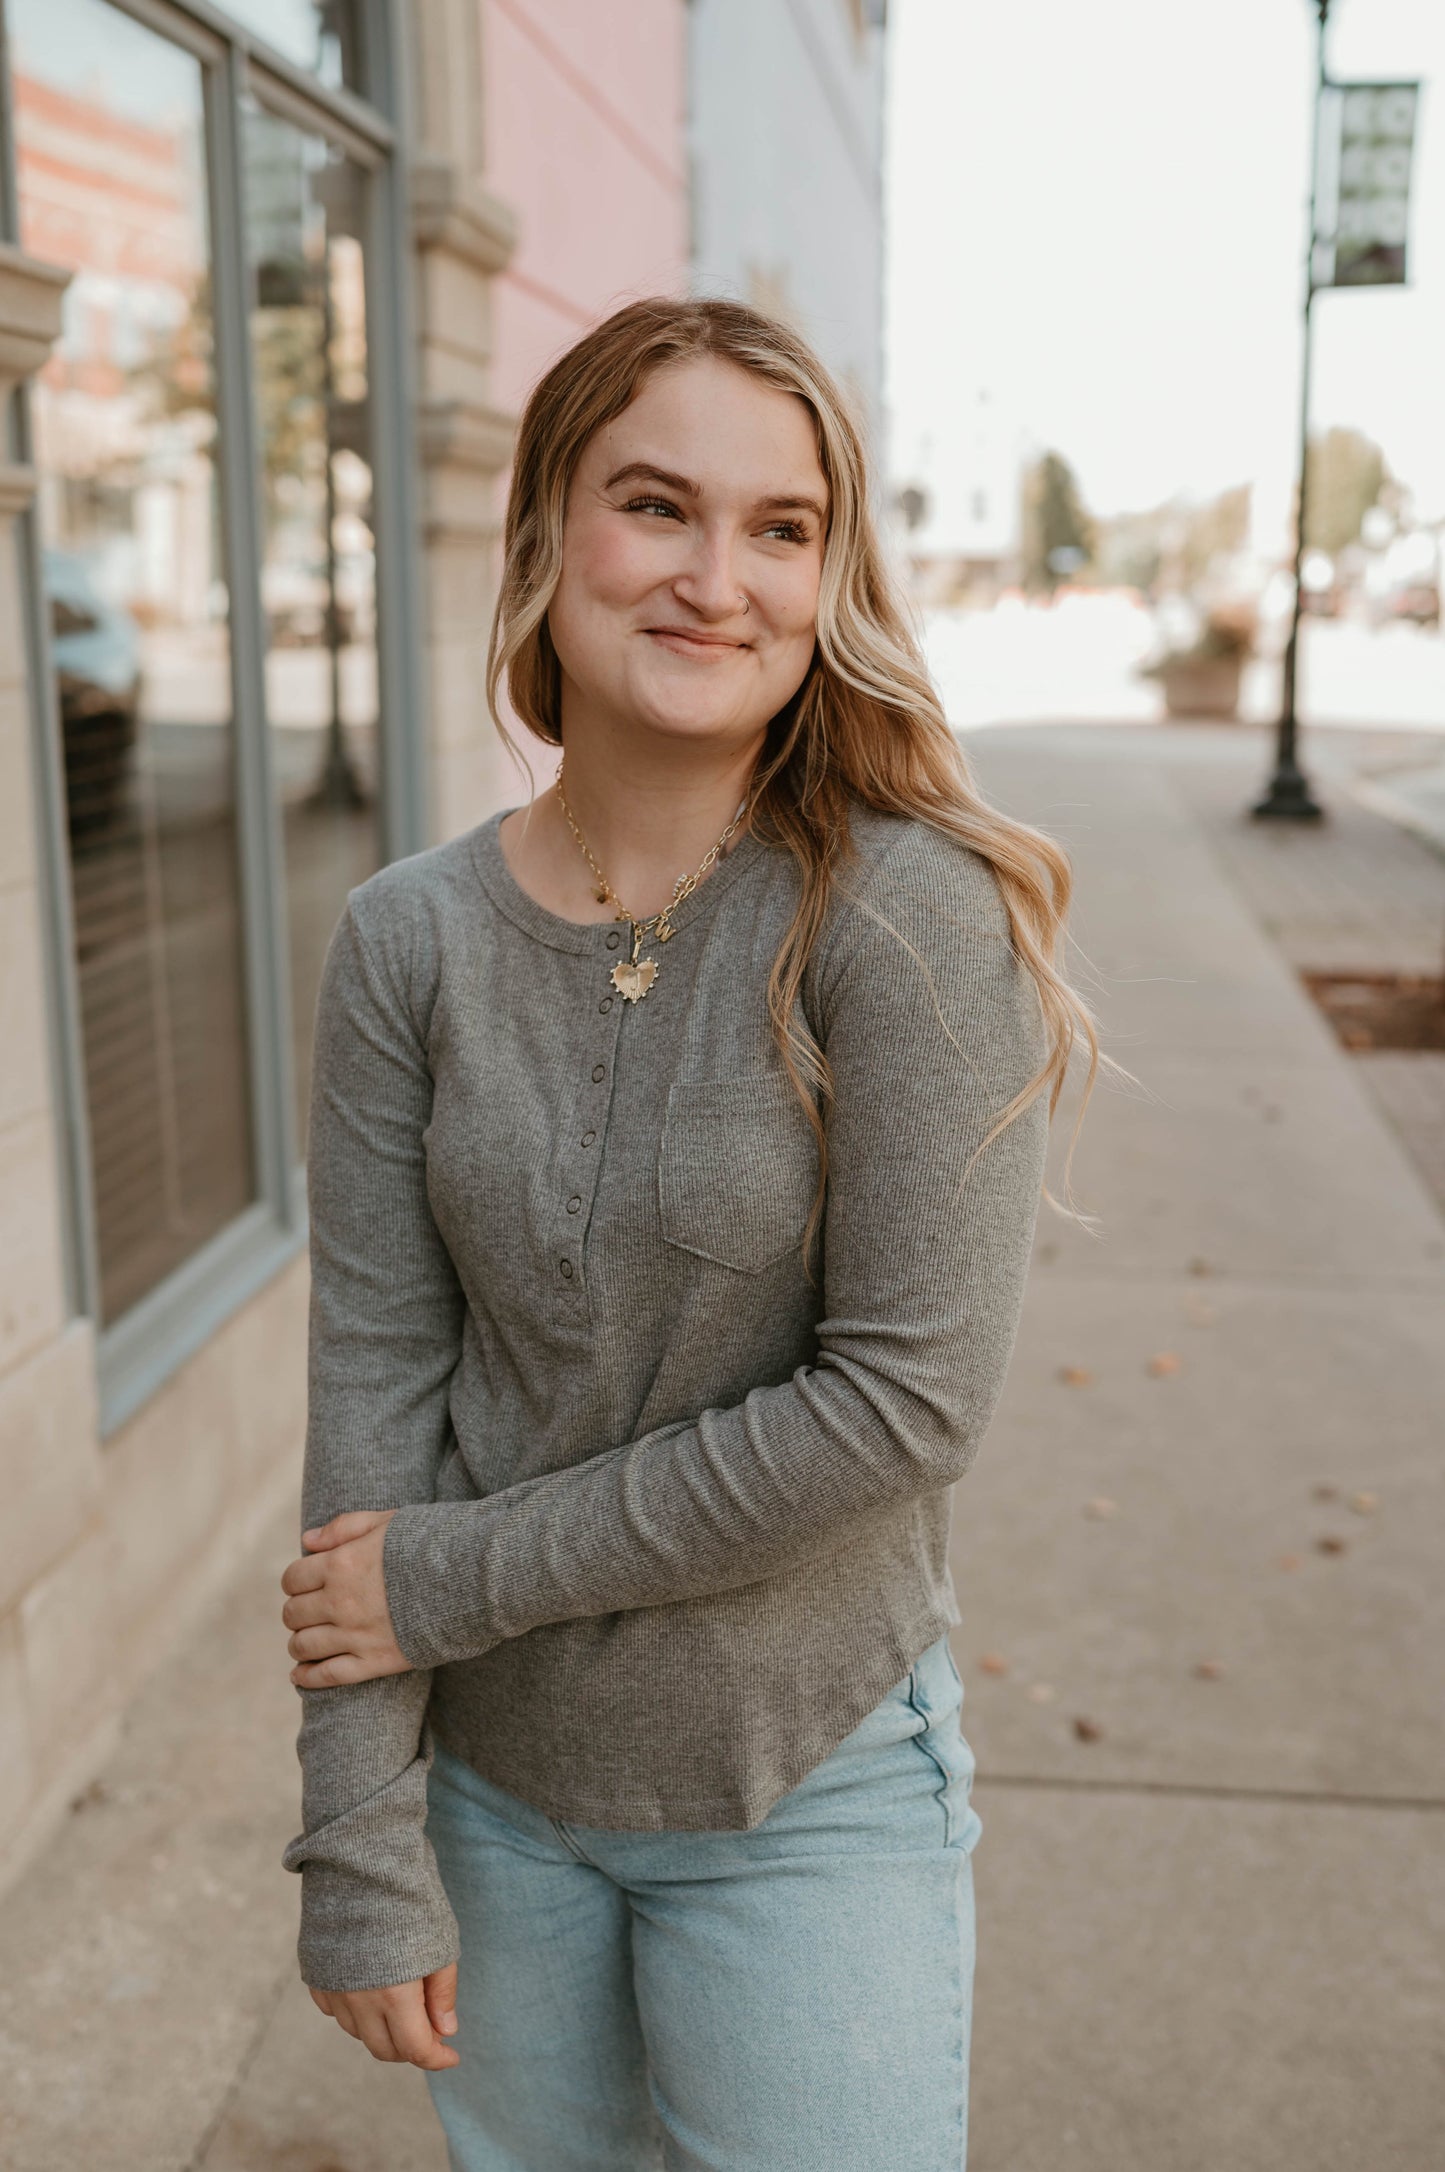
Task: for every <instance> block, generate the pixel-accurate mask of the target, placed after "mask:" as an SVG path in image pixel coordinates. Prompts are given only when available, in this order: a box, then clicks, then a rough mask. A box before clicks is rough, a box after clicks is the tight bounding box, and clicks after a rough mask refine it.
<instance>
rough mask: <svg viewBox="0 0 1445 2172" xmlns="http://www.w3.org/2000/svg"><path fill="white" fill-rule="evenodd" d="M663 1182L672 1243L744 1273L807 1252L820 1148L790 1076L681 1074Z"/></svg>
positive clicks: (671, 1103)
mask: <svg viewBox="0 0 1445 2172" xmlns="http://www.w3.org/2000/svg"><path fill="white" fill-rule="evenodd" d="M657 1183H658V1207H659V1211H660V1214H661V1219H662V1234H663V1236H664V1237H665V1238H666V1240H667V1242H668V1243H669V1244H675V1245H678V1246H680V1247H681V1249H682V1250H683V1251H685V1252H696V1253H698V1254H699V1255H700V1256H701V1257H702V1258H703V1259H710V1260H716V1261H717V1262H718V1263H719V1264H720V1265H721V1266H724V1267H733V1268H736V1269H737V1270H738V1271H739V1272H740V1273H742V1274H760V1273H761V1272H762V1270H763V1269H764V1268H765V1267H770V1266H771V1265H772V1264H773V1262H774V1261H775V1260H779V1259H781V1258H782V1257H783V1255H784V1254H785V1253H787V1252H799V1254H800V1257H801V1246H802V1242H803V1232H804V1230H805V1229H806V1227H807V1223H808V1216H809V1214H810V1213H811V1211H812V1206H813V1195H814V1192H815V1190H816V1188H817V1183H818V1146H817V1141H816V1139H815V1138H814V1136H813V1130H812V1126H811V1125H810V1124H809V1122H808V1119H807V1117H806V1116H805V1115H804V1113H803V1108H802V1104H801V1103H800V1101H799V1100H798V1097H797V1094H796V1093H795V1092H794V1090H793V1088H792V1086H791V1085H790V1084H789V1082H788V1080H787V1079H786V1078H778V1077H776V1076H774V1075H772V1074H770V1073H760V1074H758V1075H756V1076H753V1075H748V1074H745V1075H743V1076H742V1077H739V1078H730V1079H682V1080H679V1081H678V1082H677V1083H676V1084H675V1085H674V1086H673V1087H672V1089H671V1091H670V1093H669V1094H668V1097H667V1117H666V1120H665V1122H664V1125H663V1133H662V1148H661V1153H660V1155H659V1158H658V1170H657Z"/></svg>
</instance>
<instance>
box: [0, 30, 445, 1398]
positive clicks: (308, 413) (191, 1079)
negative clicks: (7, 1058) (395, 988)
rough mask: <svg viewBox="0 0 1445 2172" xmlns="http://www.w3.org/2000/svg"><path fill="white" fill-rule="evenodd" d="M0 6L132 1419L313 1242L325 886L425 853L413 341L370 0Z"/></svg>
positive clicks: (97, 1207) (109, 1344)
mask: <svg viewBox="0 0 1445 2172" xmlns="http://www.w3.org/2000/svg"><path fill="white" fill-rule="evenodd" d="M0 15H3V24H4V30H5V36H4V38H3V39H0V64H4V65H6V66H7V69H8V75H9V81H8V84H7V85H6V86H5V88H6V90H7V92H8V99H9V103H10V107H11V110H12V111H13V114H14V124H15V125H14V128H13V131H11V132H10V137H9V141H8V142H7V143H4V144H0V161H3V160H6V159H9V160H10V161H12V163H13V170H12V172H11V174H9V175H4V176H0V178H4V179H5V180H7V181H10V180H13V190H10V189H0V201H5V200H10V201H13V202H14V204H15V206H16V211H17V227H16V231H15V233H14V239H16V240H17V241H18V242H19V243H20V245H21V247H22V248H23V249H24V250H26V251H27V252H28V253H29V254H30V255H32V256H34V257H36V258H39V259H40V260H42V261H44V262H48V263H51V264H58V265H61V266H63V267H65V268H66V269H67V270H68V271H69V272H70V274H71V278H70V284H69V286H68V288H67V290H66V295H65V301H64V322H63V330H62V335H61V337H60V339H59V341H58V343H57V345H56V348H55V350H54V352H53V353H52V355H51V357H50V359H49V360H48V361H47V363H46V365H45V367H44V368H43V369H42V371H41V372H40V373H39V375H38V377H36V378H35V379H34V380H33V382H32V383H31V385H30V387H29V388H28V390H27V392H26V393H25V394H24V395H23V396H22V397H20V398H19V399H17V402H16V407H15V414H14V421H15V427H16V429H17V431H18V432H19V433H20V436H21V437H22V438H24V440H25V442H26V451H25V457H27V458H28V457H31V456H32V455H33V460H34V465H35V468H36V472H37V476H38V487H37V493H36V512H35V534H34V537H33V539H32V540H33V541H34V543H35V548H34V550H33V551H31V552H30V553H29V558H28V563H29V565H30V567H31V569H32V572H33V573H34V575H35V579H34V581H33V583H32V590H33V592H34V604H35V609H36V615H37V618H38V617H41V616H43V619H44V628H43V633H44V639H43V641H42V640H41V639H40V638H39V636H40V634H41V628H40V627H39V626H38V625H37V626H36V627H35V629H34V630H35V634H36V637H37V638H36V641H35V649H36V654H37V656H39V655H40V654H41V653H42V652H43V653H44V654H45V655H46V656H47V657H48V661H49V666H50V677H49V681H48V682H47V683H40V684H37V687H36V711H37V719H38V720H39V721H40V722H42V723H43V724H44V725H45V726H46V728H47V729H48V730H49V732H50V733H51V735H52V736H53V739H54V742H55V744H54V746H53V747H47V748H46V749H45V751H44V759H43V761H42V765H41V774H42V777H43V779H44V781H45V789H46V794H47V797H48V796H50V792H51V788H52V787H54V788H56V791H57V794H58V793H59V792H60V791H61V790H63V829H64V832H65V835H66V840H67V844H68V850H67V851H66V853H65V855H64V858H63V860H59V861H57V864H56V865H55V867H54V869H53V878H54V892H55V908H56V909H55V924H56V926H57V927H59V926H63V925H64V924H65V921H66V919H67V913H66V909H65V901H64V897H63V890H64V888H65V887H66V886H68V890H69V911H68V920H69V923H70V926H71V928H72V929H73V934H74V955H73V957H72V958H65V959H63V960H61V959H58V960H57V969H58V984H57V992H56V998H55V1001H56V1023H57V1035H56V1039H57V1045H58V1046H59V1048H60V1050H61V1071H60V1083H61V1089H62V1094H63V1099H64V1102H65V1105H66V1108H67V1110H68V1111H69V1113H70V1115H71V1118H72V1122H71V1125H70V1127H69V1129H70V1132H71V1135H72V1136H74V1137H76V1138H77V1139H78V1138H80V1137H86V1138H87V1139H88V1146H89V1154H88V1158H87V1159H86V1160H85V1161H84V1162H81V1161H79V1160H77V1161H76V1163H75V1164H74V1176H75V1181H74V1184H73V1186H72V1187H71V1190H72V1196H73V1201H74V1211H73V1214H72V1217H71V1232H72V1238H73V1242H72V1244H71V1246H70V1248H69V1249H70V1258H71V1270H72V1271H71V1282H72V1292H73V1301H74V1303H75V1305H76V1307H77V1309H78V1310H80V1311H83V1312H85V1313H87V1314H89V1315H90V1316H92V1317H93V1318H94V1319H95V1320H96V1322H97V1324H98V1326H99V1327H100V1328H101V1329H102V1330H103V1331H105V1332H103V1333H102V1336H101V1344H100V1371H101V1399H102V1413H103V1422H105V1423H118V1422H120V1421H121V1420H122V1419H123V1418H124V1416H125V1415H126V1414H127V1413H128V1412H129V1411H130V1410H133V1409H134V1408H136V1407H137V1406H138V1404H139V1402H140V1401H141V1400H143V1399H144V1397H145V1395H146V1394H148V1393H150V1392H151V1390H152V1388H153V1386H154V1385H155V1383H156V1382H157V1381H158V1380H159V1379H161V1378H163V1377H164V1376H165V1372H166V1370H167V1369H168V1368H169V1366H170V1365H171V1364H173V1363H174V1362H176V1361H177V1358H178V1356H180V1355H184V1354H185V1352H186V1350H187V1349H192V1348H195V1347H196V1342H197V1335H198V1333H200V1332H203V1331H202V1330H200V1329H198V1325H197V1323H198V1322H200V1321H202V1320H205V1321H210V1322H214V1321H216V1320H218V1319H219V1318H220V1317H222V1316H223V1315H224V1311H225V1309H226V1307H227V1306H228V1304H229V1303H230V1302H231V1301H232V1293H234V1295H235V1300H236V1301H240V1299H241V1298H242V1297H243V1296H244V1294H245V1292H246V1291H247V1290H249V1289H254V1288H255V1287H256V1286H257V1283H258V1281H259V1280H260V1279H261V1278H263V1277H264V1275H265V1274H267V1273H269V1272H271V1271H273V1269H274V1267H275V1266H277V1265H279V1264H280V1262H281V1261H282V1260H283V1259H285V1258H287V1257H289V1256H290V1255H291V1253H292V1252H293V1251H294V1249H295V1247H296V1245H297V1243H298V1242H299V1241H300V1235H301V1230H302V1226H303V1220H302V1206H303V1201H304V1187H303V1185H302V1184H301V1183H300V1181H299V1177H300V1163H301V1161H302V1160H303V1158H304V1154H305V1143H306V1123H307V1113H308V1105H309V1098H310V1082H311V1042H312V1030H313V1024H314V1019H315V1011H316V998H317V993H318V989H319V986H320V979H321V969H322V964H323V961H324V958H325V954H326V948H327V944H328V942H329V941H330V938H331V934H332V931H333V930H334V928H335V926H336V923H337V921H338V919H339V917H340V915H341V912H342V909H343V906H344V904H345V899H346V893H347V892H348V890H350V889H351V888H353V887H354V886H355V885H356V884H357V883H359V882H362V881H364V880H365V879H366V877H367V876H368V875H370V874H371V873H373V872H374V870H375V869H376V868H377V867H379V866H380V865H381V863H382V861H383V860H384V858H385V857H386V856H387V854H388V852H389V851H396V850H398V849H401V850H405V849H411V844H412V840H413V836H414V827H415V823H416V820H417V815H416V810H417V808H418V807H419V805H420V803H421V802H420V794H419V791H418V789H417V785H418V779H417V777H416V776H415V774H414V773H413V771H412V768H411V765H410V760H409V747H408V739H407V736H406V732H405V729H404V724H403V721H402V720H405V719H409V718H410V716H411V713H412V709H413V707H414V704H412V703H411V702H409V701H408V700H407V699H406V698H405V690H406V688H407V685H408V673H407V657H408V655H409V653H410V645H411V641H412V640H414V636H413V635H410V634H409V629H408V628H407V626H406V624H405V619H404V614H405V613H406V611H407V609H408V603H409V597H410V582H409V580H408V578H407V574H406V570H405V568H406V559H407V555H408V550H409V545H408V541H407V538H406V536H405V535H404V534H399V533H397V532H396V524H397V521H398V519H400V518H402V517H404V516H403V514H402V513H401V512H400V511H399V510H398V509H399V508H403V507H404V505H405V503H406V501H407V497H408V489H407V481H406V478H405V476H404V475H402V474H399V473H398V472H397V469H396V467H395V466H393V467H391V468H389V469H387V470H386V471H385V478H386V486H387V490H388V491H389V492H392V493H394V497H393V496H389V497H388V501H387V511H388V512H389V515H390V519H391V523H392V526H391V528H390V529H389V530H388V532H387V536H386V541H387V545H388V546H389V550H390V555H389V556H384V557H383V561H382V570H383V573H384V576H385V578H384V580H383V581H380V582H379V580H378V566H377V547H376V533H377V528H378V524H379V522H381V520H382V519H383V512H382V509H380V508H378V506H377V504H376V503H375V502H374V501H375V494H376V485H375V477H374V469H375V459H374V448H375V444H376V435H375V433H376V432H377V430H378V429H379V427H381V418H383V417H384V418H385V427H386V437H385V440H384V443H385V444H386V445H387V446H389V447H391V448H393V449H394V450H395V449H398V448H401V447H403V446H404V445H405V443H406V441H407V430H406V425H405V420H404V417H403V415H402V413H401V411H400V386H401V379H402V374H403V369H404V363H403V352H404V339H405V332H404V327H403V326H402V325H401V323H400V321H399V312H398V310H397V309H395V308H393V309H391V310H390V311H388V313H387V315H386V317H385V318H384V319H382V320H380V323H379V326H378V324H377V323H375V322H372V321H370V320H369V317H368V299H369V296H370V294H371V291H372V289H373V287H374V286H375V285H376V284H377V282H378V281H380V283H381V284H383V285H385V286H386V287H388V288H389V289H390V290H392V291H396V290H398V288H399V286H400V281H399V278H398V275H397V272H396V270H395V267H394V266H391V265H390V262H389V259H388V261H387V262H386V263H384V264H383V265H382V266H381V268H380V270H379V271H378V269H377V267H376V266H374V265H373V263H372V262H371V251H372V249H373V247H375V248H378V249H381V250H383V251H385V250H386V249H388V248H389V246H390V242H389V236H390V235H391V234H392V233H394V232H395V231H396V230H397V227H398V224H399V218H400V213H401V204H400V200H399V196H398V194H397V178H396V174H395V171H394V168H393V165H392V163H391V144H392V125H391V123H390V122H389V121H388V120H387V119H386V118H385V117H384V116H383V114H382V113H381V111H379V110H377V109H376V108H374V107H372V106H370V105H368V103H367V101H366V99H365V98H364V97H363V95H362V92H363V87H364V86H363V76H362V69H361V58H362V56H361V52H360V45H359V40H358V29H357V25H358V23H359V22H360V21H361V19H362V15H363V10H362V9H361V8H360V7H359V6H352V5H349V4H343V0H320V4H315V5H313V4H312V0H237V4H235V5H230V4H225V5H220V6H211V5H206V6H204V7H202V6H196V7H194V8H192V7H191V6H189V5H188V4H187V0H176V4H175V5H173V6H168V7H166V8H165V9H164V10H161V9H159V8H156V9H151V8H147V9H146V10H145V20H144V21H142V20H141V19H140V11H139V10H138V11H137V13H136V14H132V13H130V12H129V11H128V9H127V8H125V7H122V6H119V5H115V4H114V0H0ZM248 34H250V35H249V38H248ZM228 40H231V41H234V51H233V53H232V54H231V55H230V56H229V57H230V58H231V59H239V60H240V61H241V63H242V64H241V65H239V66H232V65H228V53H227V43H228ZM277 55H279V56H280V59H279V60H278V59H277V58H276V56H277ZM373 57H374V56H373ZM282 62H285V63H287V64H288V65H285V66H283V65H282ZM298 70H301V71H305V74H306V76H307V77H309V83H304V82H303V80H302V78H301V76H300V75H298V73H297V71H298ZM339 91H345V92H346V93H347V94H348V95H347V96H345V97H344V98H342V97H339V96H337V95H335V94H336V93H337V92H339ZM232 175H234V177H235V178H234V180H232V179H231V178H230V177H231V176H232ZM374 236H375V237H379V238H376V239H373V237H374ZM393 614H395V617H396V620H397V624H396V625H393V623H392V618H393ZM379 619H380V621H381V623H380V624H379V623H378V621H379ZM382 664H384V666H385V670H384V672H383V670H382V669H381V665H382ZM383 687H385V688H386V689H387V690H388V697H389V706H388V708H387V710H386V712H385V715H384V716H383V709H382V689H383ZM383 724H385V733H384V732H383ZM384 737H385V743H386V747H387V761H386V764H385V765H384V764H383V760H382V745H383V738H384ZM384 768H385V774H383V770H384ZM398 769H399V773H400V776H399V784H398V787H397V789H396V790H395V792H393V791H392V789H391V787H392V784H393V782H394V781H395V779H396V777H397V772H398ZM112 1330H113V1331H114V1332H111V1331H112Z"/></svg>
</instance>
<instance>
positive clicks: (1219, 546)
mask: <svg viewBox="0 0 1445 2172" xmlns="http://www.w3.org/2000/svg"><path fill="white" fill-rule="evenodd" d="M1249 495H1250V486H1249V484H1248V483H1240V484H1239V485H1237V487H1236V488H1235V489H1233V490H1222V491H1221V492H1220V494H1219V496H1218V497H1217V498H1211V499H1210V500H1209V503H1208V504H1207V505H1201V506H1199V507H1198V508H1197V509H1196V510H1195V511H1194V512H1192V513H1191V514H1190V516H1189V525H1188V527H1187V528H1186V529H1185V531H1184V540H1183V543H1182V546H1181V548H1180V553H1179V556H1180V572H1181V573H1182V575H1183V579H1184V585H1185V587H1186V588H1190V589H1192V588H1194V587H1195V586H1196V585H1197V584H1198V583H1199V582H1200V581H1202V580H1204V579H1205V578H1206V576H1207V575H1208V573H1209V571H1210V568H1211V567H1212V566H1213V564H1214V562H1215V560H1216V559H1218V558H1229V557H1232V556H1233V554H1234V553H1235V552H1236V551H1242V550H1243V549H1244V546H1245V544H1246V543H1247V542H1248V541H1249Z"/></svg>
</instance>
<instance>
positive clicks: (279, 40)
mask: <svg viewBox="0 0 1445 2172" xmlns="http://www.w3.org/2000/svg"><path fill="white" fill-rule="evenodd" d="M225 6H226V12H227V14H228V15H232V16H234V17H235V19H236V21H237V22H238V23H243V24H244V25H245V27H246V29H247V30H250V31H254V33H255V35H256V36H257V37H258V38H264V39H265V40H266V42H267V44H268V45H273V46H274V47H275V48H276V51H277V52H278V53H280V54H281V55H282V57H283V58H284V59H286V60H290V61H294V62H295V64H296V66H297V67H298V68H309V69H311V70H313V71H314V73H315V74H316V75H317V76H319V78H320V79H321V81H322V82H323V83H325V84H326V85H327V86H328V87H329V88H330V89H333V90H339V89H342V88H345V89H347V90H356V89H358V88H359V87H360V82H361V66H360V52H359V49H358V26H357V21H356V9H355V8H354V7H353V6H352V5H350V0H225Z"/></svg>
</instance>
